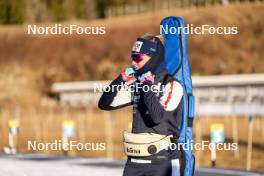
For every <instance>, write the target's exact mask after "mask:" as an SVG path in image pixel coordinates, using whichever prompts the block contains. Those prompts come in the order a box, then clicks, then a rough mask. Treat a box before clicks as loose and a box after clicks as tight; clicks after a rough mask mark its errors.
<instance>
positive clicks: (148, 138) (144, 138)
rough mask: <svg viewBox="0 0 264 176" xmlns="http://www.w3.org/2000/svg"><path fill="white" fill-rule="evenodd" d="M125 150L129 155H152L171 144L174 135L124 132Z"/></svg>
mask: <svg viewBox="0 0 264 176" xmlns="http://www.w3.org/2000/svg"><path fill="white" fill-rule="evenodd" d="M123 135H124V141H123V142H124V150H125V153H126V155H128V156H150V155H153V154H155V153H158V152H160V151H161V150H164V149H167V148H168V147H169V146H170V144H171V138H172V137H173V136H172V135H169V136H165V135H160V134H155V133H139V134H134V133H129V132H126V131H125V132H124V134H123Z"/></svg>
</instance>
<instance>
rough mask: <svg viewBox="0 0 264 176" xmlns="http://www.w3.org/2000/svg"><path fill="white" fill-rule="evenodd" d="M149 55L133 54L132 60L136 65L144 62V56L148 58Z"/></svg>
mask: <svg viewBox="0 0 264 176" xmlns="http://www.w3.org/2000/svg"><path fill="white" fill-rule="evenodd" d="M146 55H147V54H139V53H132V54H131V58H132V60H133V61H135V62H136V63H139V62H141V61H142V60H143V56H146Z"/></svg>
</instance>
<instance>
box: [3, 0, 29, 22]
mask: <svg viewBox="0 0 264 176" xmlns="http://www.w3.org/2000/svg"><path fill="white" fill-rule="evenodd" d="M24 14H25V11H24V1H21V0H12V1H10V0H1V1H0V23H1V24H21V23H23V22H24V20H25V15H24Z"/></svg>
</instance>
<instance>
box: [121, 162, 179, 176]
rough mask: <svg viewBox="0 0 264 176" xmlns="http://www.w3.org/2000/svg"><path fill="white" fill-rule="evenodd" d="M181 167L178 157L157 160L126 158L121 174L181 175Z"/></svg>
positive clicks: (147, 175) (139, 175)
mask: <svg viewBox="0 0 264 176" xmlns="http://www.w3.org/2000/svg"><path fill="white" fill-rule="evenodd" d="M149 162H151V163H149ZM183 169H184V168H183V167H181V161H180V160H179V159H173V160H162V161H158V162H155V161H151V160H140V159H134V160H133V159H128V160H127V163H126V165H125V168H124V172H123V176H181V175H183V174H182V173H183Z"/></svg>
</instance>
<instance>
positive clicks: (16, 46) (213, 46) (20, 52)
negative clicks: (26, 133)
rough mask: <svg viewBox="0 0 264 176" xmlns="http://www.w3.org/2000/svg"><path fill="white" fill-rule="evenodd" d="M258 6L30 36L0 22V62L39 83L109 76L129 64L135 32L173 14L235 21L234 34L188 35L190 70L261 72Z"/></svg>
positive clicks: (262, 25) (262, 28)
mask: <svg viewBox="0 0 264 176" xmlns="http://www.w3.org/2000/svg"><path fill="white" fill-rule="evenodd" d="M263 8H264V3H255V4H253V3H251V4H247V3H246V4H233V5H230V6H214V7H208V8H190V9H174V10H170V11H163V12H159V13H158V12H155V13H148V14H139V15H132V16H126V17H115V18H112V19H107V20H97V21H91V22H68V23H67V24H74V23H76V24H80V25H84V26H91V25H105V26H106V35H72V36H71V35H68V36H65V35H58V36H54V35H53V36H35V35H27V34H26V29H27V27H26V26H5V27H4V26H2V27H1V28H0V41H1V42H0V67H6V66H8V65H14V64H15V65H17V66H19V67H20V68H23V69H24V68H26V69H29V70H31V72H32V74H33V75H34V80H37V81H38V82H37V85H38V86H40V87H42V88H48V87H49V86H50V84H51V83H52V82H55V81H77V80H96V79H112V78H114V77H115V75H116V74H118V73H119V72H120V71H121V70H122V69H123V68H124V67H125V66H128V65H129V53H130V49H131V45H132V43H133V41H134V40H135V38H136V37H137V36H139V35H142V34H144V33H146V32H150V33H158V32H159V22H160V20H161V19H162V18H164V17H165V16H169V15H177V16H182V17H183V18H184V19H185V21H186V23H190V24H194V26H200V25H203V24H208V25H212V26H238V30H239V34H237V35H188V53H189V58H190V64H191V70H192V73H193V74H196V75H208V74H235V73H258V72H264V52H263V45H264V35H263V34H264V21H263V16H264V11H263ZM65 24H66V23H65ZM51 25H52V24H51Z"/></svg>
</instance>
